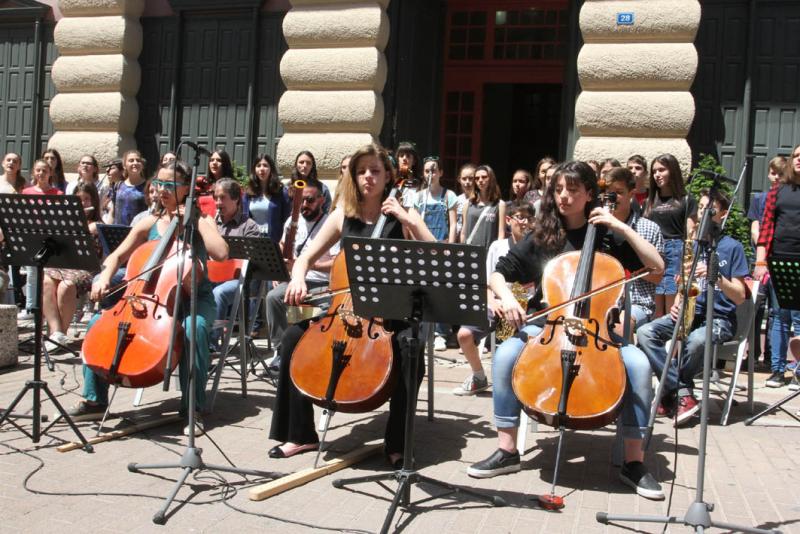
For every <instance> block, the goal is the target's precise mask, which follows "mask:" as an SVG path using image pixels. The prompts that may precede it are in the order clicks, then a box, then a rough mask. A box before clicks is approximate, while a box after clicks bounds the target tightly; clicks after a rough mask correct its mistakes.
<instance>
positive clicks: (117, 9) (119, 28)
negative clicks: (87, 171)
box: [48, 0, 144, 172]
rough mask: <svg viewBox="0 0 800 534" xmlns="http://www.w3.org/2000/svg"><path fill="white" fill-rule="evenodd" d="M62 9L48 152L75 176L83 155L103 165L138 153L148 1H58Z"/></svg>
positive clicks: (57, 32) (57, 43)
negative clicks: (141, 57) (141, 59)
mask: <svg viewBox="0 0 800 534" xmlns="http://www.w3.org/2000/svg"><path fill="white" fill-rule="evenodd" d="M59 8H60V10H61V12H62V13H63V15H64V18H62V19H61V20H60V21H59V22H58V24H56V28H55V35H54V39H55V44H56V46H57V47H58V51H59V57H58V59H56V61H55V63H54V64H53V71H52V77H53V83H54V84H55V86H56V90H57V93H58V94H56V96H55V97H54V98H53V101H52V103H51V104H50V119H51V120H52V122H53V128H54V130H55V133H54V134H53V136H52V137H51V138H50V141H49V143H48V146H49V147H52V148H56V149H57V150H58V151H59V152H60V153H61V156H62V157H63V159H64V167H65V170H67V171H69V172H74V169H75V168H76V166H77V163H78V161H79V158H80V157H81V155H82V154H84V153H89V154H94V155H95V156H96V157H97V159H98V160H99V161H100V164H101V165H103V164H104V162H106V161H108V160H110V159H112V158H115V157H118V156H119V155H120V154H121V153H122V152H124V151H125V150H128V149H130V148H136V141H135V139H134V132H135V130H136V122H137V120H138V118H139V106H138V104H137V102H136V93H137V92H138V90H139V83H140V79H141V70H140V67H139V62H138V57H139V53H140V52H141V49H142V26H141V24H140V23H139V16H140V15H141V14H142V10H143V9H144V0H59Z"/></svg>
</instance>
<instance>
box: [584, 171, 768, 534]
mask: <svg viewBox="0 0 800 534" xmlns="http://www.w3.org/2000/svg"><path fill="white" fill-rule="evenodd" d="M747 165H748V160H747V159H745V163H744V168H743V169H742V173H741V174H740V176H739V182H738V183H737V185H736V189H734V192H733V195H732V196H731V201H733V199H735V196H736V192H737V191H738V190H739V186H740V185H741V182H742V179H743V178H744V176H745V174H746V169H747ZM719 186H720V180H719V178H718V177H715V178H714V183H713V185H712V186H711V188H710V189H711V193H713V192H715V191H716V190H717V189H719ZM709 200H710V198H709ZM709 204H711V202H709ZM713 211H714V210H713V208H712V206H711V205H709V206H708V208H707V209H706V210H705V211H704V213H703V223H705V224H703V223H701V226H700V232H703V231H706V232H707V233H708V234H709V235H708V237H705V236H704V234H703V233H700V232H698V243H701V242H702V243H704V244H705V247H706V251H707V254H706V258H707V259H706V265H707V267H706V268H707V270H708V283H707V285H706V303H705V313H706V331H705V334H706V335H705V347H704V352H703V394H702V400H701V401H700V437H699V439H698V443H697V485H696V488H697V489H696V491H695V500H694V502H692V504H691V505H689V509H688V510H686V514H685V515H684V516H683V517H682V518H681V517H678V516H675V515H669V516H667V515H664V516H656V515H611V514H608V513H607V512H598V513H597V515H596V519H597V521H598V522H599V523H603V524H608V523H610V522H618V521H622V522H637V523H664V524H669V523H681V524H683V525H685V526H688V527H692V528H694V530H695V532H698V533H703V532H705V531H706V530H707V529H709V528H712V527H714V528H721V529H727V530H730V531H734V532H751V533H755V534H779V533H780V531H779V530H767V529H760V528H754V527H747V526H744V525H734V524H732V523H723V522H721V521H715V520H714V519H712V517H711V512H712V511H713V510H714V505H713V504H712V503H708V502H705V501H704V500H703V491H704V489H705V467H706V441H707V438H708V394H709V388H710V385H711V360H712V359H713V355H714V341H713V331H714V300H715V287H716V285H717V276H718V274H719V272H718V271H719V259H718V258H717V246H718V244H719V239H720V238H721V237H722V230H723V229H724V228H725V223H726V221H727V218H728V215H729V214H730V209H728V213H727V214H726V215H725V218H724V219H723V220H722V223H721V225H720V228H719V231H718V232H710V231H709V230H710V227H709V226H708V224H709V223H710V219H711V213H712V212H713ZM712 234H713V235H712ZM704 239H705V241H703V240H704ZM698 256H699V254H696V255H695V258H694V259H695V261H694V262H692V272H691V273H690V274H691V276H694V268H695V267H696V264H697V257H698ZM690 283H691V277H690V278H689V279H688V281H687V283H686V287H687V288H688V286H689V285H690ZM684 289H685V288H684ZM684 303H685V302H684ZM681 307H682V310H681V311H682V312H683V311H685V310H684V309H683V308H685V306H683V305H682V306H681ZM681 317H682V316H681ZM679 318H680V317H679ZM678 324H679V323H677V324H676V328H677V327H678ZM674 341H675V332H673V343H674ZM674 350H675V349H674V347H673V350H672V352H673V353H674ZM668 363H669V361H667V362H665V365H664V372H662V373H661V382H660V383H659V387H658V391H659V392H661V390H662V388H663V384H664V379H666V375H667V370H668V368H669V365H668ZM678 369H680V367H678ZM655 398H656V399H658V398H659V397H655ZM657 404H658V403H657V402H655V403H653V406H654V408H653V410H651V420H650V426H649V429H648V438H649V437H650V435H651V434H652V421H653V416H654V414H655V406H657ZM643 447H646V445H643Z"/></svg>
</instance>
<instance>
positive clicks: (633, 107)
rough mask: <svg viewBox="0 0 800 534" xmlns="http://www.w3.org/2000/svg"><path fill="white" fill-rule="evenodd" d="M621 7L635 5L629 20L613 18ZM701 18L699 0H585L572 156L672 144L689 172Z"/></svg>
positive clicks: (660, 149)
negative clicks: (626, 22) (696, 40)
mask: <svg viewBox="0 0 800 534" xmlns="http://www.w3.org/2000/svg"><path fill="white" fill-rule="evenodd" d="M620 12H632V13H634V17H635V18H634V24H633V25H631V26H618V25H617V13H620ZM699 24H700V4H699V2H698V1H697V0H586V1H585V3H584V4H583V8H582V9H581V13H580V27H581V32H582V34H583V40H584V43H585V44H584V46H583V48H582V49H581V51H580V54H579V55H578V77H579V80H580V84H581V89H582V92H581V94H580V96H579V97H578V100H577V102H576V108H575V121H576V124H577V127H578V132H579V133H580V139H579V140H578V141H577V143H576V145H575V151H574V157H575V158H577V159H582V160H587V159H596V160H600V159H602V158H608V157H614V158H617V159H619V160H620V161H622V162H624V161H625V160H627V158H628V157H629V156H631V155H633V154H641V155H643V156H644V157H645V158H647V159H648V160H651V159H652V158H653V157H655V156H657V155H659V154H662V153H665V152H669V153H672V154H674V155H675V156H676V157H677V158H678V160H679V161H680V162H681V167H682V168H683V170H684V172H688V170H689V168H690V166H691V160H692V153H691V149H690V148H689V144H688V143H687V142H686V136H687V135H688V133H689V128H690V127H691V125H692V120H693V119H694V111H695V106H694V99H693V97H692V95H691V93H690V92H689V89H690V87H691V85H692V81H693V80H694V75H695V72H696V71H697V51H696V50H695V47H694V44H693V42H694V37H695V33H696V32H697V27H698V25H699Z"/></svg>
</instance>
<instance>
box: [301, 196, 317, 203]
mask: <svg viewBox="0 0 800 534" xmlns="http://www.w3.org/2000/svg"><path fill="white" fill-rule="evenodd" d="M318 198H319V197H303V204H311V203H312V202H314V201H315V200H317V199H318Z"/></svg>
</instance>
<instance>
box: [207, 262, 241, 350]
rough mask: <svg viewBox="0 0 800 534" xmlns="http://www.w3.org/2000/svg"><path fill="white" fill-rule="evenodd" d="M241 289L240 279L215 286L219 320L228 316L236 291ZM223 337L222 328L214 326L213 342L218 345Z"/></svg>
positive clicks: (215, 300)
mask: <svg viewBox="0 0 800 534" xmlns="http://www.w3.org/2000/svg"><path fill="white" fill-rule="evenodd" d="M238 289H239V279H238V278H236V279H235V280H228V281H227V282H222V283H220V284H217V285H215V286H214V290H213V293H214V303H215V304H216V306H217V320H218V321H222V320H226V319H227V318H228V315H229V314H230V307H231V306H232V305H233V299H235V298H236V291H237V290H238ZM221 337H222V328H214V329H212V331H211V344H212V345H213V346H215V347H216V346H217V345H219V343H220V338H221Z"/></svg>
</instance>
